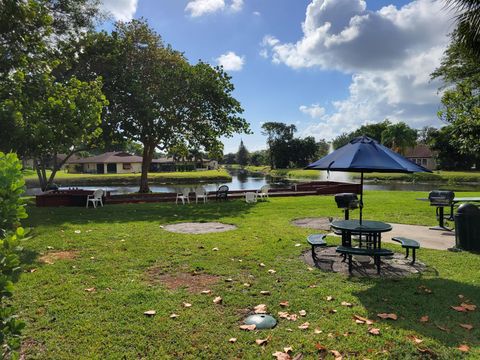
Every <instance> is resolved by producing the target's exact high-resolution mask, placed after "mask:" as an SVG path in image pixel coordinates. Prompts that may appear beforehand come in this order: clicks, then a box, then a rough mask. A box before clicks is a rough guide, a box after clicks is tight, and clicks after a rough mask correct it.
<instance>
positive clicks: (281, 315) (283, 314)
mask: <svg viewBox="0 0 480 360" xmlns="http://www.w3.org/2000/svg"><path fill="white" fill-rule="evenodd" d="M278 316H280V318H281V319H287V318H288V317H289V316H290V314H289V313H288V312H286V311H279V312H278Z"/></svg>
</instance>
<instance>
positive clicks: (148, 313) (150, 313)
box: [143, 310, 157, 316]
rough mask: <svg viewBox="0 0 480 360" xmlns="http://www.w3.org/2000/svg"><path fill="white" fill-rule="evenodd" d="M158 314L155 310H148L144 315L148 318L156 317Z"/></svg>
mask: <svg viewBox="0 0 480 360" xmlns="http://www.w3.org/2000/svg"><path fill="white" fill-rule="evenodd" d="M156 313H157V312H156V311H155V310H147V311H145V312H144V313H143V315H146V316H154V315H155V314H156Z"/></svg>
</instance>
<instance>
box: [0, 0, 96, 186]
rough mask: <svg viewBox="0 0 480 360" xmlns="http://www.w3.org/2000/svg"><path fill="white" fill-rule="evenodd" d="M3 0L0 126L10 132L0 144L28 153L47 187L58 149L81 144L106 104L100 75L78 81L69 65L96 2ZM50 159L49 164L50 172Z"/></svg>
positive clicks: (88, 26)
mask: <svg viewBox="0 0 480 360" xmlns="http://www.w3.org/2000/svg"><path fill="white" fill-rule="evenodd" d="M0 5H1V6H0V129H1V131H2V134H8V136H2V137H1V138H0V149H3V150H5V151H9V150H13V151H16V152H18V153H19V155H21V156H22V157H24V158H25V157H32V158H33V159H34V160H35V165H36V170H37V173H38V175H39V181H40V184H41V186H42V188H43V189H45V188H46V187H48V185H49V183H51V182H52V181H53V178H54V176H55V172H56V170H58V168H59V167H60V166H61V164H56V163H55V161H56V159H57V157H56V155H57V154H58V153H67V155H71V154H72V152H75V151H76V150H78V149H80V150H81V149H83V148H84V146H85V145H88V144H89V142H90V143H91V141H90V140H92V137H94V136H95V135H97V134H98V133H99V130H98V122H99V119H100V113H101V111H102V106H103V105H104V103H105V100H104V98H103V96H102V94H101V89H100V88H101V81H100V79H97V78H95V79H92V81H91V82H83V81H80V80H79V79H77V78H75V77H72V76H71V75H69V72H68V71H67V69H68V68H69V67H70V66H71V64H72V63H74V62H75V61H76V59H77V53H76V52H78V51H79V48H78V42H79V40H80V39H81V38H82V36H83V34H84V33H85V30H88V29H92V28H93V26H94V22H95V18H96V15H97V14H98V8H97V5H98V1H96V0H62V1H58V0H29V1H15V0H3V1H1V3H0ZM80 143H83V144H82V145H80ZM67 159H68V157H67ZM49 160H53V162H54V168H53V172H52V175H51V176H50V177H49V178H47V175H46V171H45V167H46V163H47V162H48V161H49Z"/></svg>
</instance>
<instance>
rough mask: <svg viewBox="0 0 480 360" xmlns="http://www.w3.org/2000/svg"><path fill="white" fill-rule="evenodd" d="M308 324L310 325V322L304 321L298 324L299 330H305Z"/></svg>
mask: <svg viewBox="0 0 480 360" xmlns="http://www.w3.org/2000/svg"><path fill="white" fill-rule="evenodd" d="M309 326H310V323H309V322H306V323H303V324H302V325H299V326H298V328H299V329H300V330H307V329H308V327H309Z"/></svg>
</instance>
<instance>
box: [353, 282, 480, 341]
mask: <svg viewBox="0 0 480 360" xmlns="http://www.w3.org/2000/svg"><path fill="white" fill-rule="evenodd" d="M357 281H359V282H366V283H367V281H365V280H360V279H358V280H357ZM368 283H370V284H371V281H368ZM353 295H355V296H357V297H358V299H359V301H360V302H361V304H362V305H363V306H364V307H365V308H366V309H367V310H368V312H369V314H368V315H369V318H371V319H375V320H379V323H380V324H384V325H389V326H391V327H400V328H403V329H405V330H411V331H412V332H416V333H418V334H421V335H422V336H424V337H430V338H434V339H436V340H437V341H439V342H441V343H443V344H444V345H446V346H454V347H457V346H458V345H459V344H462V343H467V344H469V345H470V346H478V345H480V336H479V335H480V329H478V324H480V307H479V308H478V309H477V310H475V311H468V312H458V311H455V310H454V309H452V308H451V306H458V305H460V304H461V303H462V302H466V303H471V304H475V305H480V287H478V286H474V285H470V284H465V283H461V282H456V281H453V280H447V279H442V278H427V279H426V278H422V277H409V278H402V279H394V280H388V279H378V280H375V281H374V286H371V287H369V288H368V289H367V290H364V291H360V292H357V293H354V294H353ZM459 296H460V297H459ZM462 297H463V298H462ZM378 313H395V314H397V315H398V320H397V321H391V320H380V319H379V318H378V317H377V314H378ZM425 315H426V316H428V317H429V320H428V321H427V322H421V321H420V318H421V317H422V316H425ZM460 324H473V325H474V329H473V330H471V331H468V330H465V329H464V328H462V327H460Z"/></svg>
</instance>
